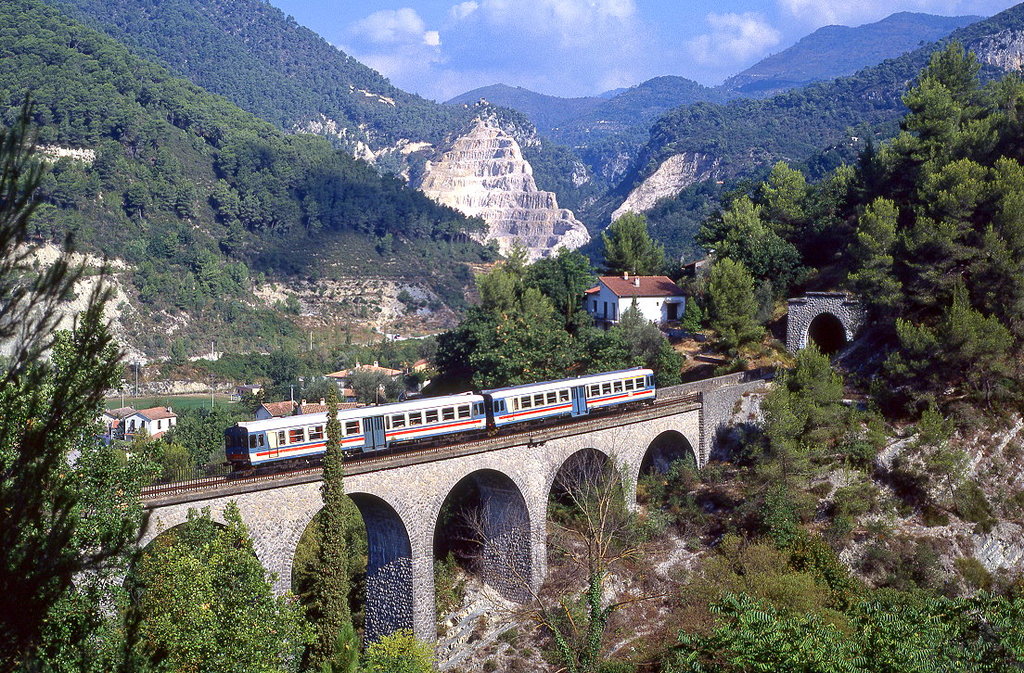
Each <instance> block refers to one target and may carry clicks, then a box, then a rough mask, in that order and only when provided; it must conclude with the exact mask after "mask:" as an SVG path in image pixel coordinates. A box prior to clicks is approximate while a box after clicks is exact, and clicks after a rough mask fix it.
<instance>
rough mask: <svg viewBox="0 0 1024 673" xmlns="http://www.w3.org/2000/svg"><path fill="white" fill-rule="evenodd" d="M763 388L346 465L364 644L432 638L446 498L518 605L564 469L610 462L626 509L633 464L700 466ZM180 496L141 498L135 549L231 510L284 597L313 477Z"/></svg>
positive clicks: (737, 379)
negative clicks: (475, 525)
mask: <svg viewBox="0 0 1024 673" xmlns="http://www.w3.org/2000/svg"><path fill="white" fill-rule="evenodd" d="M764 384H765V377H764V376H762V375H761V373H757V374H756V375H755V374H754V373H751V372H747V373H740V374H733V375H729V376H726V377H718V378H716V379H708V380H706V381H700V382H696V383H693V384H684V385H683V386H676V387H673V388H669V389H663V390H661V391H659V403H658V404H657V405H655V406H653V407H649V408H644V409H641V410H637V411H632V412H627V413H622V414H616V415H610V416H603V417H597V418H592V419H588V420H585V421H581V422H575V423H566V424H562V425H557V426H551V427H546V428H543V429H540V430H537V431H535V432H528V433H521V434H517V435H515V436H514V437H511V438H504V439H503V438H495V439H492V440H486V441H482V442H471V443H466V444H463V445H455V446H450V447H444V448H443V449H440V450H438V449H434V450H424V451H419V452H415V451H414V452H409V453H405V454H396V455H394V456H389V457H384V458H380V459H374V460H372V461H359V462H356V463H352V464H346V476H345V490H346V492H347V493H348V494H349V495H350V497H351V498H352V500H353V502H354V503H355V504H356V506H357V507H358V508H359V511H360V513H361V514H362V517H363V521H364V523H365V525H366V531H367V539H368V543H369V559H368V568H367V588H366V594H367V598H366V615H367V617H366V635H367V638H369V639H374V638H377V637H379V636H381V635H384V634H386V633H390V632H392V631H394V630H396V629H399V628H412V629H413V631H414V632H415V634H416V635H417V636H418V637H419V638H422V639H424V640H428V641H431V642H432V641H433V640H434V639H435V637H436V616H435V614H434V555H435V536H437V535H444V532H445V531H444V530H442V529H443V526H444V524H443V522H440V521H439V519H441V518H442V508H443V506H444V504H445V501H446V500H447V499H448V498H449V496H450V495H451V494H453V493H454V492H455V491H456V489H457V488H467V487H468V488H472V489H474V490H475V492H476V493H478V494H479V495H480V496H481V497H480V500H481V502H482V503H483V506H482V508H481V514H480V519H481V520H480V532H481V533H482V537H483V541H482V553H481V558H480V560H479V566H480V568H479V572H480V574H481V577H482V579H483V580H484V581H486V582H487V583H488V584H490V585H491V586H493V587H494V588H496V589H497V590H498V591H499V592H501V593H502V594H503V595H505V596H506V597H507V598H510V599H512V600H523V599H525V598H526V597H527V596H528V594H529V589H537V588H539V586H540V584H541V583H542V581H543V579H544V576H545V574H546V570H547V547H546V538H547V529H546V527H547V507H548V499H549V495H550V493H551V489H552V485H553V484H554V482H555V479H556V477H557V475H558V473H559V470H560V469H561V468H562V467H563V466H564V465H566V464H567V462H568V461H571V460H574V459H575V457H578V456H580V455H582V454H583V453H586V452H596V453H598V454H600V455H601V456H605V457H607V458H608V459H610V460H612V461H614V462H615V464H616V465H617V466H618V467H619V469H620V470H621V471H622V473H623V474H625V475H626V476H627V478H628V481H627V484H628V486H629V488H630V491H631V492H630V493H629V496H630V498H631V502H635V489H636V479H637V478H638V477H639V475H640V471H641V468H642V466H644V465H645V461H646V462H647V464H653V466H654V467H655V468H657V467H659V465H661V464H663V463H667V461H668V460H670V459H671V458H672V457H673V451H675V452H678V451H688V452H692V454H693V456H694V458H695V459H696V462H697V465H698V467H703V466H704V465H705V464H706V463H707V459H708V455H709V454H710V452H711V451H712V449H713V446H714V441H715V439H714V438H715V437H716V435H717V434H718V432H719V431H720V430H721V429H722V428H723V427H724V426H726V425H728V424H729V423H730V422H731V420H732V419H733V417H734V414H735V411H736V409H738V408H739V407H740V404H739V401H740V398H741V397H742V396H743V395H744V394H746V393H748V392H751V391H755V390H759V389H762V388H763V387H764ZM191 488H192V490H187V491H185V492H179V493H170V494H168V493H160V494H155V493H154V494H152V495H150V496H146V495H145V494H144V498H146V500H145V505H146V507H147V508H148V509H149V510H150V516H149V519H148V522H147V524H146V526H145V528H144V530H143V532H142V536H141V538H140V541H139V544H140V545H141V546H144V545H146V544H148V543H149V542H151V541H152V540H153V539H154V538H155V537H156V536H157V535H159V534H160V533H162V532H164V531H167V530H169V529H170V528H173V527H174V526H177V525H180V524H182V523H184V522H185V521H186V520H187V516H188V511H189V510H190V509H200V508H209V509H210V512H211V515H212V516H213V518H214V519H215V520H219V521H222V520H223V512H224V508H225V506H226V505H227V504H228V503H229V502H231V501H234V502H236V503H237V504H238V507H239V509H240V511H241V514H242V518H243V520H244V521H245V523H246V525H247V526H248V527H249V531H250V533H251V536H252V539H253V544H254V547H255V550H256V555H257V556H258V557H259V559H260V561H261V562H262V563H263V564H264V566H265V567H266V568H267V569H269V570H270V571H272V572H273V573H275V574H276V584H275V589H276V590H277V591H279V592H282V593H283V592H285V591H288V590H289V589H290V587H291V576H292V563H293V559H294V556H295V550H296V547H297V545H298V542H299V539H300V538H301V536H302V534H303V532H304V531H305V530H306V528H307V527H308V526H309V524H310V522H311V521H312V520H313V517H314V516H315V515H316V514H317V512H319V511H320V509H321V507H322V506H323V502H322V499H321V493H320V474H319V471H318V470H308V471H305V473H296V474H291V475H285V476H283V477H277V478H266V479H262V480H253V481H244V480H240V481H235V482H232V481H227V482H220V483H217V484H210V485H202V484H199V485H196V486H194V487H191Z"/></svg>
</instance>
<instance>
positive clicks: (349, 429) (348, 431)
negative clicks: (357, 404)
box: [345, 421, 359, 437]
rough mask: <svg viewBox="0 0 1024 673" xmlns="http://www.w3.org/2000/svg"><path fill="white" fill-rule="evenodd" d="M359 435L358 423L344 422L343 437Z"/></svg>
mask: <svg viewBox="0 0 1024 673" xmlns="http://www.w3.org/2000/svg"><path fill="white" fill-rule="evenodd" d="M358 434H359V421H345V435H346V436H347V437H350V436H352V435H358Z"/></svg>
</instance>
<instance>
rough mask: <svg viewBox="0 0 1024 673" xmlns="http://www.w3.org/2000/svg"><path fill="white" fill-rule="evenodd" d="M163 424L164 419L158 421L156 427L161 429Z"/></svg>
mask: <svg viewBox="0 0 1024 673" xmlns="http://www.w3.org/2000/svg"><path fill="white" fill-rule="evenodd" d="M162 424H163V421H157V422H156V429H157V430H159V429H160V428H161V427H163V425H162Z"/></svg>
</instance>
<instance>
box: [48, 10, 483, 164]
mask: <svg viewBox="0 0 1024 673" xmlns="http://www.w3.org/2000/svg"><path fill="white" fill-rule="evenodd" d="M47 1H48V2H49V3H50V4H52V5H54V6H56V7H60V8H61V9H62V10H64V11H66V12H67V13H69V15H71V16H74V17H76V18H78V19H80V20H83V21H85V22H87V23H90V24H91V25H94V26H95V27H97V28H99V29H100V30H103V31H105V32H107V33H108V34H109V35H111V36H113V37H114V38H116V39H117V40H118V41H120V42H123V43H125V44H127V45H130V46H132V47H133V48H135V49H136V50H138V51H139V52H141V53H143V54H146V55H148V56H149V57H151V58H152V59H153V60H158V61H160V62H163V63H164V64H166V65H167V67H168V68H169V69H170V70H171V71H172V72H174V73H175V74H178V75H180V76H182V77H185V78H187V79H189V80H191V81H192V82H194V83H195V84H198V85H199V86H201V87H203V88H204V89H206V90H207V91H212V92H213V93H219V94H221V95H223V96H224V97H226V98H228V99H229V100H231V101H232V102H234V103H235V104H236V105H238V106H239V107H240V108H242V109H243V110H248V111H249V112H252V113H253V114H255V115H257V116H259V117H261V118H263V119H266V120H267V121H269V122H271V123H273V124H276V125H278V126H280V127H282V128H286V129H292V128H296V127H300V128H306V127H307V126H308V125H309V123H310V122H320V123H326V124H329V123H330V122H333V123H334V124H335V125H336V127H337V128H336V130H335V132H336V133H337V134H338V135H336V136H335V138H336V140H337V141H338V142H339V143H340V144H342V145H346V144H348V145H349V146H351V143H353V142H354V141H362V142H365V143H367V144H368V145H369V146H370V147H371V148H373V149H375V150H376V149H380V148H381V147H383V146H387V145H393V144H394V143H396V142H397V141H398V140H400V139H402V138H406V139H413V140H425V141H428V142H437V141H439V140H441V139H442V138H443V137H444V135H445V134H446V133H448V132H449V131H450V130H451V128H452V126H453V125H454V124H455V123H457V121H456V120H457V119H458V118H460V116H464V113H462V111H461V110H459V109H458V108H453V107H445V106H441V105H438V104H437V103H434V102H432V101H428V100H425V99H423V98H420V97H419V96H416V95H413V94H410V93H407V92H405V91H402V90H401V89H398V88H397V87H394V86H392V85H391V83H390V82H389V81H388V80H387V79H386V78H385V77H383V76H381V75H380V74H379V73H377V72H376V71H374V70H372V69H371V68H368V67H367V66H365V65H363V64H362V63H360V62H358V61H357V60H355V59H354V58H352V57H351V56H348V55H347V54H345V53H344V52H342V51H341V50H339V49H337V48H336V47H334V46H333V45H331V44H329V43H328V42H327V41H326V40H325V39H323V38H322V37H320V36H319V35H317V34H316V33H314V32H313V31H311V30H309V29H308V28H304V27H302V26H300V25H298V24H297V23H296V22H295V20H294V19H292V18H291V17H288V16H285V14H284V13H283V12H281V11H280V10H279V9H277V8H276V7H274V6H272V5H271V4H270V3H268V2H263V1H262V0H161V2H155V3H154V2H139V0H110V1H108V0H47ZM360 127H363V128H362V129H361V128H360ZM324 130H325V131H327V129H324Z"/></svg>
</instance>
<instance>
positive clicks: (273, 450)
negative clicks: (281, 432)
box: [260, 432, 281, 458]
mask: <svg viewBox="0 0 1024 673" xmlns="http://www.w3.org/2000/svg"><path fill="white" fill-rule="evenodd" d="M264 437H266V439H264ZM264 441H265V442H266V443H267V458H279V457H280V448H281V447H280V446H278V445H277V436H276V435H275V434H274V433H272V432H264V433H260V445H261V446H262V445H263V442H264Z"/></svg>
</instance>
